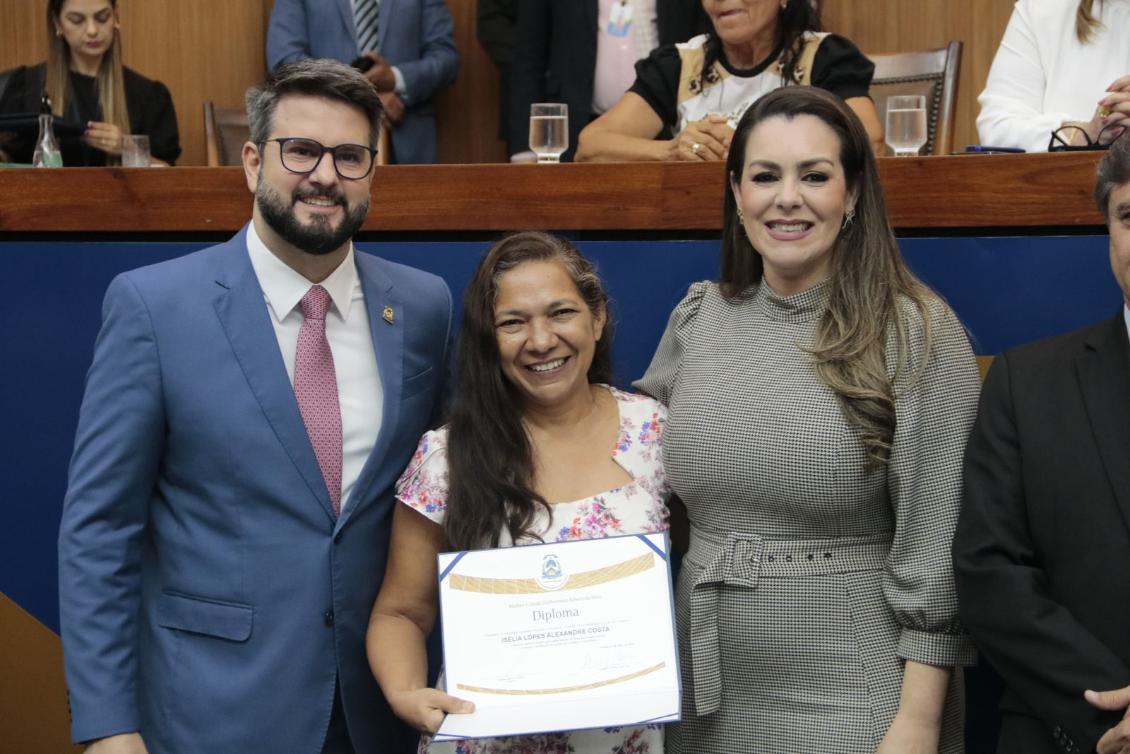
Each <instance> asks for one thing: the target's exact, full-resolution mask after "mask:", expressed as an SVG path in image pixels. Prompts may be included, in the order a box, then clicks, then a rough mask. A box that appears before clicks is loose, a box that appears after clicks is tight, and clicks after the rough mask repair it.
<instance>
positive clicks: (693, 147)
mask: <svg viewBox="0 0 1130 754" xmlns="http://www.w3.org/2000/svg"><path fill="white" fill-rule="evenodd" d="M700 149H702V145H701V144H699V143H698V142H697V141H696V142H695V143H694V144H691V151H692V152H694V153H695V154H698V150H700Z"/></svg>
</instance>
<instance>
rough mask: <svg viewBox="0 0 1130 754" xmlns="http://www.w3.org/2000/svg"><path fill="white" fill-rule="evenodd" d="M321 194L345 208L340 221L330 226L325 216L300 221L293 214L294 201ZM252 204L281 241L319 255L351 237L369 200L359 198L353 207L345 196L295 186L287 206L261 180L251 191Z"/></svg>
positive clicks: (358, 225)
mask: <svg viewBox="0 0 1130 754" xmlns="http://www.w3.org/2000/svg"><path fill="white" fill-rule="evenodd" d="M311 197H322V198H325V199H331V200H333V201H336V202H337V203H338V204H339V205H340V206H341V207H342V208H343V209H344V211H345V215H344V217H342V219H341V223H340V224H339V225H338V226H337V228H334V227H333V226H332V225H331V224H330V220H329V218H327V217H323V216H319V215H316V216H315V217H314V219H313V220H311V221H310V223H309V224H306V225H304V224H302V223H300V222H299V221H298V218H297V217H296V216H295V214H294V205H295V204H297V203H298V201H299V200H300V199H304V198H311ZM255 204H256V205H257V206H258V207H259V213H260V214H261V215H262V216H263V219H264V220H265V221H266V222H267V225H269V226H271V229H272V230H274V231H275V233H278V234H279V237H281V238H282V239H283V240H284V241H286V242H287V243H289V244H290V245H291V246H294V247H295V248H296V249H300V250H302V251H304V252H306V253H307V254H314V255H316V256H322V255H323V254H329V253H330V252H333V251H336V250H337V249H339V248H341V245H342V244H344V243H345V242H346V241H348V240H349V239H350V238H352V237H353V234H354V233H356V232H357V230H358V228H360V227H361V225H362V224H363V223H364V222H365V216H366V215H368V214H369V200H368V199H366V200H365V201H363V202H361V203H360V204H358V205H357V206H355V207H353V209H350V208H349V205H347V204H346V202H345V197H343V196H341V195H340V194H330V193H327V192H324V191H311V190H309V189H307V190H305V191H302V190H295V192H294V193H293V194H291V205H290V206H287V205H286V204H285V203H284V202H283V199H282V197H281V196H279V193H278V192H277V191H275V190H274V189H273V188H271V187H269V186H268V185H267V184H266V183H265V182H263V181H262V180H260V181H259V188H258V190H257V191H256V192H255Z"/></svg>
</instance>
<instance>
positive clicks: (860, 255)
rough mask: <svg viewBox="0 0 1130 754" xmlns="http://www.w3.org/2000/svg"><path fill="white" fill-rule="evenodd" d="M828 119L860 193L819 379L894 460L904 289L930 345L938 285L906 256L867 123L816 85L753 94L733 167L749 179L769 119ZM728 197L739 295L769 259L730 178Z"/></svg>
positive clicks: (839, 259) (732, 286) (820, 350)
mask: <svg viewBox="0 0 1130 754" xmlns="http://www.w3.org/2000/svg"><path fill="white" fill-rule="evenodd" d="M799 115H811V116H813V117H816V118H819V119H820V120H821V121H823V123H824V124H825V125H827V126H828V127H829V128H830V129H832V131H834V132H835V134H836V137H837V138H838V139H839V142H840V164H841V165H842V166H843V170H844V176H845V178H846V182H847V190H848V195H849V196H850V195H854V196H855V206H854V210H855V213H854V214H855V217H854V220H853V221H845V227H844V228H843V229H842V230H841V231H840V233H839V235H838V236H837V237H836V240H835V242H834V245H833V246H832V258H831V272H830V275H829V281H828V285H829V297H828V308H827V310H825V312H824V314H823V316H822V317H821V319H820V322H819V324H818V325H817V328H816V335H815V337H814V340H813V344H812V349H811V352H812V356H813V361H814V364H815V368H816V373H817V375H818V376H819V377H820V380H821V381H822V382H823V383H824V384H826V385H827V386H828V387H829V388H831V389H832V390H833V391H835V393H836V394H837V395H838V396H839V398H840V405H841V406H842V407H843V411H844V415H845V416H846V417H847V420H848V423H849V424H851V425H853V426H855V427H856V428H857V429H858V430H859V432H860V434H861V436H862V438H863V445H864V448H865V449H866V451H867V456H868V461H869V465H870V466H876V465H882V464H884V463H886V462H887V461H888V459H889V458H890V453H891V444H892V441H893V438H894V432H895V395H894V387H893V382H894V381H893V380H892V379H891V378H890V377H889V376H888V373H887V352H886V344H887V338H888V335H890V334H893V336H894V343H895V353H894V354H893V355H894V356H895V358H896V360H897V363H896V364H895V365H894V370H893V372H894V374H895V377H896V378H897V377H898V376H900V375H901V374H902V373H903V372H904V371H905V366H906V361H907V358H908V354H909V346H908V344H907V333H906V324H905V322H904V321H903V317H902V316H900V309H899V297H900V296H901V297H905V299H906V300H908V301H909V302H911V303H912V304H913V305H914V306H915V307H916V308H917V309H918V311H919V313H920V314H921V317H922V322H923V327H924V330H925V338H926V346H927V348H926V351H927V352H929V344H930V339H931V328H930V314H929V310H928V309H927V302H928V301H929V300H930V299H932V298H936V294H934V293H933V292H932V291H930V290H929V289H928V288H927V287H926V286H924V285H923V284H922V283H921V282H919V281H918V279H917V278H915V277H914V275H913V274H911V272H910V270H908V269H907V267H906V265H905V264H904V263H903V260H902V255H901V254H900V253H899V248H898V243H897V242H896V241H895V234H894V231H892V230H891V224H890V221H889V220H888V218H887V206H886V202H885V200H884V198H883V190H882V188H881V187H880V185H879V172H878V168H877V165H876V162H875V156H874V154H873V153H872V151H871V145H870V141H869V140H868V136H867V132H866V130H864V128H863V124H862V123H860V122H859V118H858V117H856V115H855V113H853V112H852V111H851V108H849V107H848V106H847V105H845V104H844V102H843V100H841V99H840V98H839V97H837V96H835V95H834V94H831V93H829V92H826V91H824V90H823V89H818V88H815V87H810V86H795V87H786V88H783V89H777V90H776V91H773V92H770V93H769V94H767V95H765V96H764V97H762V98H761V99H759V100H757V101H756V102H754V103H753V104H752V105H751V106H750V108H749V109H748V110H746V111H745V114H744V115H743V116H742V119H741V120H740V121H739V122H738V127H737V129H735V131H734V138H733V141H732V144H733V147H731V149H730V156H729V158H728V159H727V161H726V175H727V178H728V179H729V182H730V184H731V186H740V185H741V181H742V169H743V166H744V165H745V164H746V162H747V159H746V153H745V152H746V144H747V143H748V142H749V136H750V134H751V133H752V132H753V129H754V128H756V127H757V126H758V125H759V124H760V123H762V122H763V121H765V120H767V119H769V118H778V117H779V118H785V119H787V120H792V119H793V118H795V117H797V116H799ZM725 194H726V197H725V199H724V200H723V204H722V276H721V280H720V285H721V289H722V293H723V295H725V296H726V297H728V298H733V297H736V296H739V295H741V293H742V292H743V291H745V290H746V289H748V288H749V287H750V286H752V285H755V284H757V283H759V282H760V281H761V278H762V276H763V274H764V263H763V261H762V259H761V255H760V254H759V253H758V252H757V250H756V249H755V248H753V245H752V244H751V243H750V241H749V237H748V236H747V235H746V232H745V228H744V227H743V225H742V221H741V218H740V217H739V215H738V209H737V199H736V197H735V196H734V191H733V190H731V187H730V186H727V191H726V192H725Z"/></svg>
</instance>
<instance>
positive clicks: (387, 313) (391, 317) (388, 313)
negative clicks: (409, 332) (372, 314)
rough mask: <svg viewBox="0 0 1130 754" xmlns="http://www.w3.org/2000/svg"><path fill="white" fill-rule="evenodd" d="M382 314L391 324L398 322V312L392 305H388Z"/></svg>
mask: <svg viewBox="0 0 1130 754" xmlns="http://www.w3.org/2000/svg"><path fill="white" fill-rule="evenodd" d="M381 316H382V317H384V321H385V322H388V323H389V324H390V325H392V324H396V312H394V311H393V310H392V307H391V306H386V307H385V310H384V313H383V314H381Z"/></svg>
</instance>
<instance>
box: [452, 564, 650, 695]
mask: <svg viewBox="0 0 1130 754" xmlns="http://www.w3.org/2000/svg"><path fill="white" fill-rule="evenodd" d="M654 567H655V555H653V554H652V553H650V552H648V553H644V554H643V555H640V556H639V557H636V558H632V559H631V560H625V561H624V562H622V563H614V564H613V565H610V566H605V567H604V568H597V569H596V570H593V571H582V572H581V573H578V574H574V575H571V576H569V579H568V581H566V582H565V583H564V584H562V585H561V586H559V587H557V588H556V589H546V588H545V587H543V586H542V585H541V584H539V583H538V582H537V581H536V580H534V579H490V578H482V577H480V576H464V575H462V574H458V573H453V574H451V576H450V577H449V579H450V583H451V588H452V589H458V590H459V591H462V592H479V593H481V594H538V593H540V592H567V591H569V590H571V589H584V588H585V587H589V586H596V585H597V584H607V583H608V582H610V581H618V580H619V579H624V578H627V577H629V576H634V575H636V574H637V573H643V572H644V571H648V570H651V569H652V568H654ZM653 669H654V668H653ZM649 672H650V671H649ZM589 688H592V687H589ZM528 693H534V692H528ZM546 693H548V692H546Z"/></svg>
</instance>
